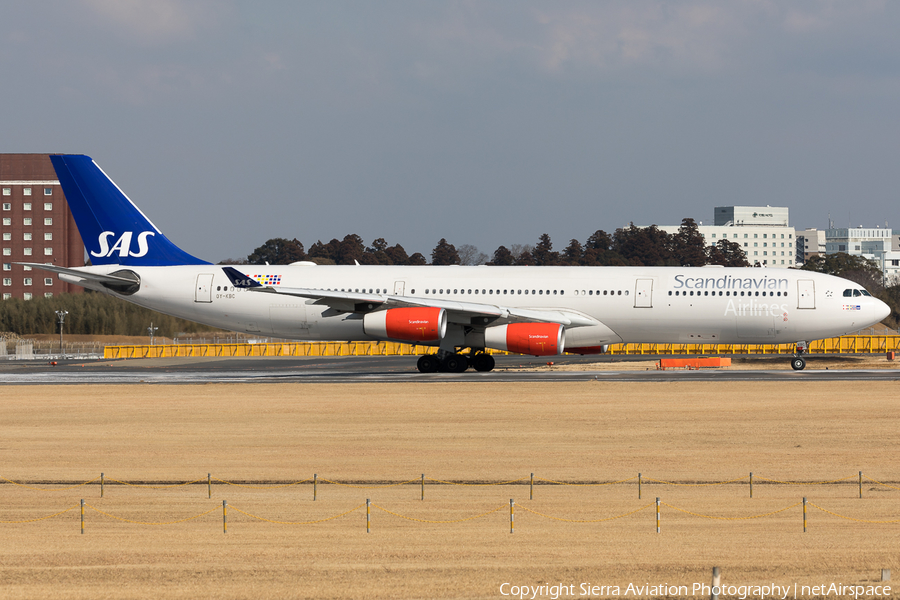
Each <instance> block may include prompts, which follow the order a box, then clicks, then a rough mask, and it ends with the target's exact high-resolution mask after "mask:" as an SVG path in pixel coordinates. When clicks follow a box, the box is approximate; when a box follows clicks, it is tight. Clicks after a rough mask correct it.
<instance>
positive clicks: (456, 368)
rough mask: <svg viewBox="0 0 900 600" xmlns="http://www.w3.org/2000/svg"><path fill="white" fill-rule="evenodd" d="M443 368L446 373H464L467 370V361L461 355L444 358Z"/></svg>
mask: <svg viewBox="0 0 900 600" xmlns="http://www.w3.org/2000/svg"><path fill="white" fill-rule="evenodd" d="M443 366H444V370H445V371H447V372H448V373H464V372H465V370H466V369H468V368H469V361H468V360H466V357H465V356H463V355H462V354H451V355H449V356H447V357H446V358H444V365H443Z"/></svg>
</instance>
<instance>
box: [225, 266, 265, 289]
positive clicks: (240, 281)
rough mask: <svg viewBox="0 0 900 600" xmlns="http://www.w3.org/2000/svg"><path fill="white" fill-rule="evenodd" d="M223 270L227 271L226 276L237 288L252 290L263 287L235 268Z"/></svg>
mask: <svg viewBox="0 0 900 600" xmlns="http://www.w3.org/2000/svg"><path fill="white" fill-rule="evenodd" d="M222 270H223V271H225V276H226V277H228V279H230V280H231V284H232V285H233V286H234V287H236V288H244V289H251V288H259V287H262V284H261V283H259V282H258V281H256V280H255V279H252V278H251V277H249V276H247V275H244V274H243V273H241V272H240V271H238V270H237V269H235V268H234V267H222Z"/></svg>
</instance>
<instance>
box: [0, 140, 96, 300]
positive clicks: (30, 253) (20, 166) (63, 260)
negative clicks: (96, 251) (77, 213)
mask: <svg viewBox="0 0 900 600" xmlns="http://www.w3.org/2000/svg"><path fill="white" fill-rule="evenodd" d="M0 194H2V196H0V200H2V210H0V216H2V225H0V232H2V238H3V239H2V242H0V244H2V245H0V248H2V254H3V257H2V258H3V273H2V285H0V294H2V296H0V297H2V299H3V300H9V299H10V298H24V299H25V300H30V299H32V298H34V297H38V296H51V295H53V294H59V293H62V292H66V293H79V292H81V291H83V288H81V287H79V286H76V285H72V284H69V283H64V282H62V281H60V280H58V279H57V278H56V276H55V275H53V274H52V273H47V272H46V271H35V270H32V269H31V268H29V267H23V266H22V265H17V264H15V263H17V262H35V263H49V264H54V265H58V266H63V267H81V266H84V244H83V243H82V241H81V235H80V234H79V233H78V228H77V227H76V226H75V219H73V218H72V213H71V211H69V205H68V203H67V202H66V198H65V196H64V195H63V192H62V188H61V187H60V185H59V181H58V180H57V178H56V172H55V171H54V170H53V164H52V163H51V162H50V157H49V156H48V155H47V154H0Z"/></svg>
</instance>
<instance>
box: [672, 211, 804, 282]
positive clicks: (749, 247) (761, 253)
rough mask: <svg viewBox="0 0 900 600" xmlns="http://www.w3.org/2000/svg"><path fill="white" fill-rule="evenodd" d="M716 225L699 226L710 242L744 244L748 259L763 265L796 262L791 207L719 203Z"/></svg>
mask: <svg viewBox="0 0 900 600" xmlns="http://www.w3.org/2000/svg"><path fill="white" fill-rule="evenodd" d="M713 215H714V219H713V223H715V224H714V225H703V223H702V222H701V223H699V224H698V225H697V229H698V230H699V231H700V233H701V234H702V235H703V239H704V243H705V244H706V245H707V246H714V245H715V244H716V242H718V241H719V240H723V239H726V240H728V241H729V242H734V243H736V244H738V245H740V247H741V249H742V250H743V251H744V254H745V255H747V262H749V263H750V264H751V265H759V266H761V267H777V268H782V269H786V268H789V267H793V266H794V265H795V257H796V252H797V250H796V240H795V239H794V228H793V227H791V226H790V225H789V224H788V209H787V208H786V207H777V206H717V207H715V209H713ZM678 227H679V226H678V225H666V226H660V227H659V228H660V229H662V230H663V231H665V232H666V233H675V232H677V231H678Z"/></svg>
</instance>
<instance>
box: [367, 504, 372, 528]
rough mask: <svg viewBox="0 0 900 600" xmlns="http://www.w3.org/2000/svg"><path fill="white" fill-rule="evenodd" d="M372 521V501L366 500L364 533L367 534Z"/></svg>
mask: <svg viewBox="0 0 900 600" xmlns="http://www.w3.org/2000/svg"><path fill="white" fill-rule="evenodd" d="M371 519H372V501H371V500H369V499H368V498H366V533H369V531H370V527H371V524H372V523H371Z"/></svg>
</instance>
